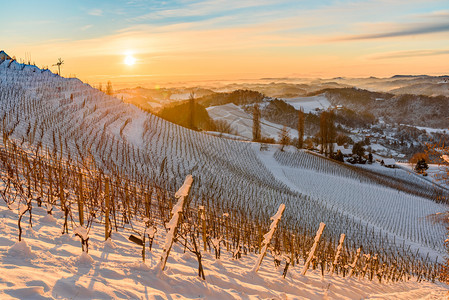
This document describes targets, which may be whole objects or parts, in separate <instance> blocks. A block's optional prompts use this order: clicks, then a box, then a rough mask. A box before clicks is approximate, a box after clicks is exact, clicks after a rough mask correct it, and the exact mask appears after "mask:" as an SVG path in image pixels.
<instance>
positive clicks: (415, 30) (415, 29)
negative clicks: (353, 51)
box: [332, 22, 449, 41]
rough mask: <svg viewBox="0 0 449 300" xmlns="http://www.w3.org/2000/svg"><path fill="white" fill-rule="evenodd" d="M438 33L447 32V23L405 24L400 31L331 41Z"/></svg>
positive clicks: (350, 36)
mask: <svg viewBox="0 0 449 300" xmlns="http://www.w3.org/2000/svg"><path fill="white" fill-rule="evenodd" d="M440 32H449V22H445V23H440V24H407V25H405V26H403V28H401V29H397V30H392V31H387V32H380V33H368V34H356V35H349V36H341V37H337V38H335V39H332V40H333V41H357V40H374V39H383V38H393V37H403V36H411V35H425V34H433V33H440Z"/></svg>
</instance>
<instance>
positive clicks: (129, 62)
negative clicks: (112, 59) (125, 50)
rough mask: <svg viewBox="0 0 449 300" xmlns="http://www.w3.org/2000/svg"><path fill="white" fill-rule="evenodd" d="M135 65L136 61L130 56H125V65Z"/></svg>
mask: <svg viewBox="0 0 449 300" xmlns="http://www.w3.org/2000/svg"><path fill="white" fill-rule="evenodd" d="M135 63H136V59H135V58H134V57H133V56H132V55H131V54H128V55H126V57H125V64H127V65H128V66H132V65H134V64H135Z"/></svg>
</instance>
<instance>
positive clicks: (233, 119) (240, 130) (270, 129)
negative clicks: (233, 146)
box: [207, 103, 298, 140]
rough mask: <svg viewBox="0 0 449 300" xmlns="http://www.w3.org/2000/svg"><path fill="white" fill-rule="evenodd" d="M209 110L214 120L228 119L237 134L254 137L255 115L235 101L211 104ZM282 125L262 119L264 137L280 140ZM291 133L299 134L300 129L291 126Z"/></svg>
mask: <svg viewBox="0 0 449 300" xmlns="http://www.w3.org/2000/svg"><path fill="white" fill-rule="evenodd" d="M207 112H208V113H209V116H210V117H211V118H212V119H213V120H222V121H226V122H227V123H228V124H229V126H230V127H231V129H232V130H233V131H234V132H236V134H237V135H239V136H241V137H243V138H245V139H248V140H251V139H252V138H253V116H252V115H250V114H248V113H247V112H245V111H244V110H243V109H242V108H241V107H239V106H237V105H235V104H233V103H228V104H225V105H219V106H210V107H208V108H207ZM282 127H283V126H282V125H279V124H275V123H272V122H269V121H267V120H264V119H261V121H260V132H261V135H262V137H264V138H273V139H275V140H279V134H280V132H281V130H282ZM289 135H290V137H295V136H298V131H297V130H295V129H291V128H290V129H289Z"/></svg>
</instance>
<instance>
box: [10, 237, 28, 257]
mask: <svg viewBox="0 0 449 300" xmlns="http://www.w3.org/2000/svg"><path fill="white" fill-rule="evenodd" d="M8 254H9V255H10V256H11V257H18V258H31V257H32V256H33V254H32V252H31V248H30V247H29V246H28V244H27V242H26V241H24V240H22V241H20V242H17V243H15V244H14V245H12V246H11V248H9V250H8Z"/></svg>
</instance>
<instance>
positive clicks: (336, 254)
mask: <svg viewBox="0 0 449 300" xmlns="http://www.w3.org/2000/svg"><path fill="white" fill-rule="evenodd" d="M345 237H346V235H345V234H344V233H342V234H341V235H340V241H339V242H338V247H337V253H335V258H334V261H333V262H332V269H331V275H332V274H333V273H334V271H335V267H336V266H337V264H338V259H339V258H340V253H341V249H342V248H343V242H344V241H345Z"/></svg>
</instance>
